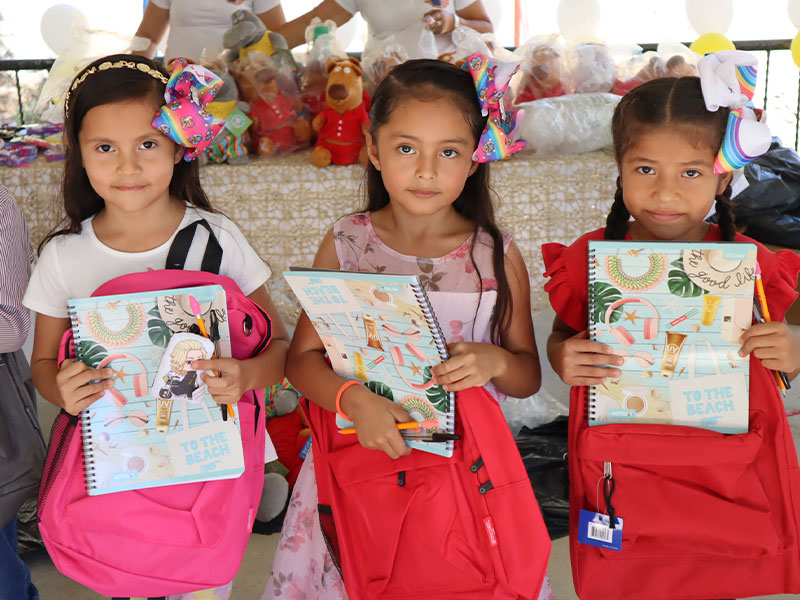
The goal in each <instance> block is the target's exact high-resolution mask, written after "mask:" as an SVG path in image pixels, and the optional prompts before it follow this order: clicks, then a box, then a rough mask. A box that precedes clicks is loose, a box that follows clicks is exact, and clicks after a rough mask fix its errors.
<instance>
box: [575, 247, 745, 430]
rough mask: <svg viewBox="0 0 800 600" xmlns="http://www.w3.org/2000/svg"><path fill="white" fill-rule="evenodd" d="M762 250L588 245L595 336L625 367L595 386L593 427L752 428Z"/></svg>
mask: <svg viewBox="0 0 800 600" xmlns="http://www.w3.org/2000/svg"><path fill="white" fill-rule="evenodd" d="M755 271H756V247H755V245H754V244H747V243H728V242H719V243H710V242H647V243H642V242H634V241H590V242H589V311H588V312H589V337H590V338H591V339H593V340H597V341H599V342H602V343H604V344H608V345H610V346H611V347H612V348H613V349H614V353H615V354H617V355H619V356H622V357H623V358H624V359H625V363H624V365H623V366H622V367H619V368H620V370H621V371H622V375H621V376H620V377H619V378H616V379H612V378H607V379H606V380H605V381H604V382H603V383H602V384H601V385H594V386H591V387H590V389H589V424H590V425H598V424H602V423H627V422H635V423H659V424H672V425H687V426H691V427H700V428H704V429H711V430H714V431H719V432H722V433H743V432H746V431H747V427H748V407H749V395H748V384H749V374H750V364H749V361H748V357H740V356H739V353H738V352H739V348H740V344H739V342H738V340H739V337H740V336H741V334H742V332H743V331H744V330H745V329H747V328H748V327H750V325H751V324H752V320H753V288H754V282H755V277H756V276H755Z"/></svg>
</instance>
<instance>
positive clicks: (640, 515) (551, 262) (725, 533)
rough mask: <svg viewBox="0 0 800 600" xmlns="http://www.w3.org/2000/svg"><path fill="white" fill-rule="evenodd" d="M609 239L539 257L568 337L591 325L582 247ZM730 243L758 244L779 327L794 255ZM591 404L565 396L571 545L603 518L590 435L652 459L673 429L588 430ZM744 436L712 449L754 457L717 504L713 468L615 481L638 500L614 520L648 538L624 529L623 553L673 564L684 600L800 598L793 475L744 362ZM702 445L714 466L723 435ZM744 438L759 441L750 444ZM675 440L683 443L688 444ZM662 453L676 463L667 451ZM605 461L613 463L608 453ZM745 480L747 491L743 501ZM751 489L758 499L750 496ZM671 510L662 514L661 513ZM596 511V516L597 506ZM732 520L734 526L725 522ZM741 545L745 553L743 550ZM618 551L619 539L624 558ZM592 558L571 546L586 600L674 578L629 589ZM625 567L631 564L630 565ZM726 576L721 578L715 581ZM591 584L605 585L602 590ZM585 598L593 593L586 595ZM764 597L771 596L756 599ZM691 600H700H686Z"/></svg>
mask: <svg viewBox="0 0 800 600" xmlns="http://www.w3.org/2000/svg"><path fill="white" fill-rule="evenodd" d="M604 231H605V230H604V229H598V230H596V231H592V232H589V233H587V234H585V235H583V236H582V237H580V238H578V239H577V240H576V241H575V242H574V243H573V244H572V245H570V246H564V245H562V244H556V243H550V244H544V245H543V246H542V252H543V255H544V264H545V268H546V272H545V277H549V281H548V282H547V283H546V284H545V286H544V289H545V291H547V293H548V294H549V296H550V303H551V304H552V306H553V309H554V310H555V311H556V313H557V314H558V316H559V317H560V318H561V320H562V321H563V322H564V323H565V324H566V325H567V326H569V327H571V328H572V329H574V330H575V331H583V330H585V329H587V325H588V315H587V304H588V289H587V286H588V283H587V279H588V273H587V260H588V242H589V241H590V240H602V239H603V234H604ZM703 241H706V242H716V241H722V239H721V235H720V230H719V228H718V227H717V226H716V225H712V226H711V228H710V230H709V232H708V235H706V237H705V239H704V240H703ZM735 241H737V242H751V243H755V244H756V246H757V248H758V261H759V264H760V265H761V269H762V280H763V283H764V287H765V293H766V296H767V299H768V301H769V312H770V315H771V316H772V319H773V320H775V321H778V320H783V317H784V313H785V312H786V310H787V309H788V308H789V307H790V306H791V305H792V303H793V302H794V301H795V299H796V298H797V296H798V293H797V291H796V289H795V286H796V284H797V276H798V272H800V256H798V255H797V254H795V253H794V252H792V251H789V250H782V251H779V252H772V251H770V250H768V249H767V248H766V247H764V246H763V245H762V244H759V243H758V242H755V241H754V240H752V239H750V238H748V237H745V236H742V235H737V236H736V238H735ZM586 400H587V388H585V387H573V388H572V390H571V395H570V413H571V418H570V426H569V438H570V439H569V452H570V457H573V456H574V457H575V459H574V460H571V461H570V537H571V538H572V539H574V540H577V532H578V527H577V525H578V512H579V510H580V509H590V510H602V500H600V501H596V497H597V496H596V494H597V488H596V482H597V481H598V479H601V478H602V474H603V463H602V462H600V463H596V458H597V457H592V456H590V454H591V452H589V450H587V448H589V447H590V446H591V444H589V443H588V442H587V440H589V441H591V440H590V439H589V438H593V439H594V442H593V443H595V445H597V444H596V442H597V439H596V438H599V437H603V435H601V433H603V432H599V431H598V432H595V431H594V429H598V430H601V429H604V430H605V434H607V435H606V437H609V438H611V437H613V438H614V440H616V442H614V443H615V444H617V446H615V448H617V449H620V448H623V449H628V450H630V449H631V448H635V449H636V453H637V454H636V455H637V456H638V455H639V454H638V453H642V452H645V453H646V452H651V451H653V450H652V448H654V447H655V446H653V444H652V441H649V442H648V441H647V440H648V439H650V438H652V439H655V438H659V437H660V436H661V435H665V433H664V432H665V431H666V430H667V429H668V427H671V426H666V427H665V426H658V425H648V426H646V427H647V428H648V430H647V431H648V433H647V434H645V433H644V432H642V431H641V430H633V429H632V427H631V426H630V425H605V426H603V427H598V428H588V427H587V426H586V422H585V420H582V419H581V418H580V416H582V415H583V414H584V408H585V405H586ZM618 428H619V431H617V429H618ZM623 428H624V429H623ZM657 428H660V429H661V430H663V431H662V433H659V435H656V433H658V432H657V431H656V429H657ZM750 429H751V430H750V432H748V433H746V434H741V435H737V436H722V435H719V440H718V441H719V443H720V444H722V445H724V447H725V448H732V447H733V446H731V445H730V444H729V443H728V442H730V441H737V442H741V444H739V445H738V446H744V445H745V444H746V443H749V441H753V442H757V444H754V445H758V448H759V449H758V452H757V454H756V455H755V457H754V459H753V460H754V461H755V463H753V464H750V466H747V465H744V466H743V467H742V469H744V471H743V472H742V474H741V478H740V480H738V479H737V480H736V481H735V482H734V483H733V484H731V485H730V486H729V488H724V489H721V490H720V491H719V494H716V492H715V491H714V490H715V488H714V486H715V485H717V487H720V486H721V485H723V484H719V482H718V481H711V480H715V479H719V478H723V477H724V476H726V475H725V474H726V473H727V471H726V470H725V468H724V467H720V468H715V467H714V466H713V465H712V464H710V463H709V465H705V467H700V469H703V468H705V469H706V470H705V471H700V470H693V469H697V468H698V467H697V465H694V464H687V465H686V466H685V467H675V466H670V467H669V468H671V469H673V471H674V470H675V469H676V468H679V469H681V471H680V472H681V473H683V474H684V475H683V477H684V478H687V482H688V483H687V482H683V483H681V482H678V483H674V482H673V481H672V480H671V479H670V477H664V478H663V480H662V481H660V482H654V481H653V477H654V476H655V477H659V475H658V473H657V470H658V468H657V467H654V468H653V470H651V471H648V468H647V467H644V468H639V467H637V466H636V465H633V466H628V468H627V471H625V467H626V465H625V464H624V463H621V465H622V466H621V471H619V472H620V473H622V474H623V475H622V477H624V478H625V479H626V481H625V483H626V486H625V487H626V488H627V489H628V490H630V489H635V490H636V495H635V498H636V501H635V502H630V500H631V497H630V496H629V497H628V498H627V500H628V505H627V506H625V508H624V512H623V509H622V508H620V506H619V505H618V506H617V510H618V511H619V513H618V516H620V517H622V518H623V519H625V527H626V529H627V528H628V521H629V520H630V525H631V527H632V528H635V527H637V526H638V527H642V525H641V524H643V523H644V524H646V527H647V528H649V529H647V535H644V534H641V535H640V534H639V533H638V530H637V529H631V532H630V534H629V535H628V542H627V544H629V546H628V547H630V548H631V549H636V554H637V555H638V556H640V555H643V554H647V553H648V551H649V552H651V553H654V554H658V555H659V556H662V557H663V556H671V557H672V558H671V559H670V560H671V561H672V562H671V566H670V567H669V568H676V567H675V564H678V567H677V568H678V569H680V570H681V578H680V579H681V582H682V583H681V584H680V586H681V588H680V589H681V590H682V591H683V592H685V593H686V594H689V595H686V596H683V597H714V596H713V594H720V595H719V596H716V597H720V596H721V597H733V596H734V595H735V597H745V596H754V595H763V594H775V593H780V592H783V591H784V590H785V591H790V590H793V591H797V590H800V570H798V569H797V568H796V565H797V564H798V563H800V541H798V539H799V538H800V467H798V462H797V454H796V452H795V448H794V443H793V441H792V435H791V431H790V429H789V424H788V420H787V418H786V412H785V408H784V405H783V399H782V397H781V394H780V392H779V391H778V388H777V386H776V385H775V379H774V378H773V376H772V374H771V373H770V372H769V371H768V370H767V369H766V368H765V367H764V366H763V365H762V364H761V361H759V360H758V359H757V358H755V357H751V360H750ZM757 430H758V431H757ZM595 433H596V435H594V434H595ZM675 435H676V436H677V435H678V434H677V433H676V434H675ZM681 435H682V434H681ZM703 435H705V436H706V439H708V440H710V442H711V443H710V444H709V445H707V446H704V447H705V448H707V449H710V452H713V453H714V455H715V456H716V455H717V454H719V453H720V448H721V446H720V445H717V444H715V443H714V440H713V439H711V438H714V436H716V435H718V434H708V432H704V433H703V434H700V437H698V440H702V436H703ZM750 437H753V438H754V439H753V440H749V438H750ZM734 438H738V439H735V440H734ZM661 439H664V438H661ZM676 439H680V440H686V438H685V437H676ZM714 439H716V438H714ZM726 439H727V440H728V442H726ZM609 443H610V442H609ZM670 443H671V442H670ZM648 444H649V445H648ZM662 445H663V444H662ZM738 446H736V449H737V451H738ZM646 448H647V449H648V450H645V449H646ZM661 451H662V452H668V453H671V452H672V451H671V450H668V449H667V447H666V446H664V448H662V450H661ZM604 452H606V454H605V456H608V452H610V450H604ZM708 456H711V454H708ZM604 460H610V459H604ZM709 460H710V459H709ZM593 461H594V462H593ZM595 463H596V464H595ZM598 465H599V466H598ZM661 468H667V467H661ZM617 472H618V471H617V468H616V467H615V470H614V474H615V479H617V480H619V479H620V476H617ZM700 472H703V473H708V474H714V475H713V476H710V477H709V479H708V481H709V483H708V490H711V491H710V492H709V491H708V490H706V489H705V487H704V485H700V486H695V485H693V484H692V483H691V480H692V479H696V478H697V475H698V473H700ZM637 477H638V479H637ZM648 478H649V479H648ZM673 479H674V478H673ZM745 480H746V481H748V482H750V484H752V485H750V484H748V485H747V486H744V488H746V489H741V487H742V482H743V481H745ZM757 481H758V482H760V485H759V483H757ZM617 484H618V485H617V490H618V491H619V490H620V489H621V486H622V484H621V482H620V481H617ZM695 488H697V489H700V488H703V490H702V491H703V493H699V492H697V493H696V495H695V496H692V498H691V501H688V500H687V498H688V497H687V498H684V500H686V502H684V501H683V500H682V501H681V502H675V498H677V497H681V498H683V496H686V494H687V493H688V492H686V490H690V491H691V490H695ZM756 489H761V490H763V491H762V492H757V491H754V490H756ZM695 491H697V490H695ZM692 493H694V492H692ZM758 493H761V495H762V496H764V495H766V496H764V498H761V499H760V500H759V499H758V498H757V497H756V494H758ZM729 494H730V495H729ZM651 496H652V497H651ZM715 496H716V499H715V498H714V497H715ZM667 498H668V499H669V502H665V499H667ZM754 498H755V500H754ZM720 499H721V500H720ZM620 501H622V500H620ZM598 502H599V503H600V506H596V504H597V503H598ZM706 502H710V503H713V502H719V504H715V505H714V506H719V507H721V510H719V511H717V510H716V509H713V510H712V509H711V508H710V505H709V506H705V504H704V503H706ZM676 504H677V506H676ZM687 505H689V506H693V507H694V508H695V511H694V512H692V511H687V510H686V508H685V507H686V506H687ZM698 505H703V506H705V509H704V510H703V511H697V510H696V509H697V506H698ZM654 506H658V507H659V509H658V510H659V515H658V517H659V518H657V519H654V518H653V514H652V511H653V507H654ZM593 507H594V508H593ZM706 509H708V510H706ZM700 512H702V514H703V515H704V516H703V517H702V519H700V518H699V517H697V514H700ZM717 513H719V514H717ZM732 514H735V515H736V516H737V517H740V518H736V519H735V522H731V515H732ZM659 528H661V529H659ZM743 536H744V537H743ZM645 538H647V539H645ZM743 540H748V541H747V542H746V543H743ZM625 544H626V542H625V539H624V538H623V551H624V550H625V549H626V546H625ZM642 544H644V545H645V546H646V548H645V547H644V546H642ZM648 544H649V545H648ZM670 544H671V546H670ZM651 546H652V548H651ZM677 547H679V548H681V551H680V552H678V553H676V552H675V549H676V548H677ZM670 548H671V550H670ZM595 550H596V549H594V548H592V547H590V546H584V545H582V544H577V543H574V542H571V544H570V554H571V562H572V568H573V579H574V582H575V587H576V590H577V591H578V594H579V595H581V594H586V595H587V597H589V595H591V594H595V597H603V598H608V599H618V598H639V597H646V594H647V592H648V591H649V590H663V587H661V586H660V583H661V582H660V581H659V577H663V576H664V573H665V572H670V573H672V574H674V573H675V571H674V570H673V571H660V572H659V571H658V569H655V568H654V569H652V570H650V572H648V573H647V574H646V576H644V575H643V576H642V577H639V578H630V579H631V581H627V579H626V578H625V577H623V576H621V575H620V574H621V573H624V572H625V571H624V568H625V567H624V565H623V564H622V563H624V562H626V561H619V560H616V561H615V560H613V559H609V558H607V557H604V558H602V559H598V558H597V556H596V554H593V552H594V551H595ZM695 553H696V554H695ZM612 554H616V553H612ZM690 555H691V556H690ZM628 556H629V557H630V558H635V556H634V555H631V554H629V555H628ZM787 565H788V566H787ZM721 572H724V573H725V575H724V576H718V575H719V574H720V573H721ZM598 580H600V581H607V582H608V583H600V584H597V582H598ZM598 586H599V587H598ZM587 588H591V592H588V590H587ZM765 589H769V590H772V589H774V590H775V591H763V590H765ZM598 590H599V591H598ZM698 590H699V593H698ZM720 590H729V591H727V592H726V591H720ZM692 593H695V595H694V596H692V595H691V594H692ZM643 594H644V595H643ZM708 594H711V595H708ZM656 596H658V597H662V596H661V595H660V592H659V593H657V594H654V596H653V597H656Z"/></svg>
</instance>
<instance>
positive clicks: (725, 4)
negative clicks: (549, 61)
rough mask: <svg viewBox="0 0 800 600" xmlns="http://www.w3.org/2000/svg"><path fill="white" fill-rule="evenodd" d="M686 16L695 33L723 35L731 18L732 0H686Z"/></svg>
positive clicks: (729, 24)
mask: <svg viewBox="0 0 800 600" xmlns="http://www.w3.org/2000/svg"><path fill="white" fill-rule="evenodd" d="M686 17H687V18H688V19H689V25H691V26H692V29H694V30H695V31H696V32H697V35H703V34H705V33H721V34H723V35H724V34H725V32H726V31H728V28H729V27H730V26H731V21H732V20H733V0H686Z"/></svg>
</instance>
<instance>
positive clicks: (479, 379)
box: [431, 342, 505, 392]
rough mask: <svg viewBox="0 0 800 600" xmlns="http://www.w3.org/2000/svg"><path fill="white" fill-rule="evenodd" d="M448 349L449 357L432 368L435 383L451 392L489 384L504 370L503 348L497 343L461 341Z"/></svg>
mask: <svg viewBox="0 0 800 600" xmlns="http://www.w3.org/2000/svg"><path fill="white" fill-rule="evenodd" d="M447 349H448V350H449V351H450V358H449V359H447V360H446V361H445V362H443V363H442V364H440V365H436V366H435V367H433V368H432V369H431V372H432V373H433V376H434V378H435V380H436V383H438V384H439V385H441V386H442V387H443V388H444V389H445V390H447V391H448V392H458V391H461V390H466V389H469V388H471V387H476V386H482V385H486V384H487V383H489V382H490V381H491V380H492V379H494V378H495V377H497V376H498V375H502V374H503V372H504V370H505V363H504V361H503V352H502V349H501V348H500V347H499V346H495V345H494V344H482V343H479V342H459V343H457V344H450V345H448V346H447Z"/></svg>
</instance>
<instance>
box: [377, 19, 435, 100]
mask: <svg viewBox="0 0 800 600" xmlns="http://www.w3.org/2000/svg"><path fill="white" fill-rule="evenodd" d="M437 56H438V52H437V50H436V40H435V38H434V36H433V33H432V32H431V31H430V30H429V29H426V28H425V26H424V24H423V23H422V21H420V22H419V23H414V24H412V25H411V26H409V27H407V28H406V29H401V30H398V31H394V32H392V33H390V34H388V35H385V36H383V37H378V36H371V37H370V38H369V40H368V41H367V45H366V47H365V48H364V52H363V53H362V54H361V68H362V70H363V72H364V80H365V81H366V88H367V92H368V93H369V94H370V95H372V93H373V92H374V91H375V88H376V87H378V84H379V83H380V82H381V81H383V78H384V77H386V74H387V73H388V72H389V70H390V69H391V68H392V67H394V66H395V65H398V64H400V63H403V62H405V61H407V60H409V59H411V58H436V57H437Z"/></svg>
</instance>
